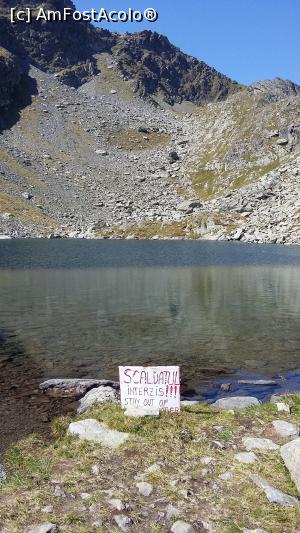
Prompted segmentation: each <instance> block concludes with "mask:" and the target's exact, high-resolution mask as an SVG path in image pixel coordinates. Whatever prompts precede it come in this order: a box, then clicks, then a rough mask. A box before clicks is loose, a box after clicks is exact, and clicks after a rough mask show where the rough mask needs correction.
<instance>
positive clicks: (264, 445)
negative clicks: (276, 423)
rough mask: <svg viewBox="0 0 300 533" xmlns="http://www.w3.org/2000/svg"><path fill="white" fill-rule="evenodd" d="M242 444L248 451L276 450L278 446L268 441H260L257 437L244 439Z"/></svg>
mask: <svg viewBox="0 0 300 533" xmlns="http://www.w3.org/2000/svg"><path fill="white" fill-rule="evenodd" d="M243 444H244V446H245V448H246V449H247V450H248V451H250V450H278V449H279V448H280V446H279V445H278V444H275V442H273V441H272V440H270V439H261V438H258V437H244V438H243Z"/></svg>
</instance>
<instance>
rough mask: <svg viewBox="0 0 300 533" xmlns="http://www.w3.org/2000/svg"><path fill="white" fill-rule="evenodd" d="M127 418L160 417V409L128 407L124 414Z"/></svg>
mask: <svg viewBox="0 0 300 533" xmlns="http://www.w3.org/2000/svg"><path fill="white" fill-rule="evenodd" d="M124 414H125V416H132V417H136V418H138V417H141V416H159V407H152V408H151V407H128V408H127V409H126V411H125V412H124Z"/></svg>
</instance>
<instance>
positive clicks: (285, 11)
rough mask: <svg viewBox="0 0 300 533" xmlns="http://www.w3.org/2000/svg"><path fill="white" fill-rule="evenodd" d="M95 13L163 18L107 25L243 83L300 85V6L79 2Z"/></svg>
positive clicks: (291, 2)
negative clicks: (158, 42) (144, 36)
mask: <svg viewBox="0 0 300 533" xmlns="http://www.w3.org/2000/svg"><path fill="white" fill-rule="evenodd" d="M75 4H76V7H77V8H78V9H80V10H83V9H90V8H92V7H94V8H95V9H99V7H104V8H106V9H107V10H111V9H117V10H119V9H127V8H128V7H132V8H134V9H139V10H144V9H145V8H147V7H153V8H155V9H156V10H157V11H158V12H159V19H158V21H157V22H155V23H149V22H145V23H135V24H128V23H125V24H122V23H119V24H117V23H110V24H105V25H104V24H103V25H102V27H106V28H108V29H110V30H111V31H117V32H132V31H141V30H143V29H145V28H147V29H152V30H153V31H157V32H159V33H162V34H164V35H167V37H168V38H169V40H170V41H171V42H172V43H173V44H175V45H176V46H178V47H179V48H181V50H182V51H184V52H186V53H188V54H190V55H193V56H195V57H197V58H199V59H202V60H203V61H205V62H206V63H208V64H209V65H211V66H213V67H215V68H216V69H218V70H219V71H221V72H223V73H224V74H227V75H228V76H230V77H231V78H233V79H236V80H237V81H239V82H242V83H251V82H253V81H257V80H260V79H268V78H274V77H275V76H279V77H281V78H288V79H291V80H293V81H295V82H297V83H299V84H300V0H182V1H180V0H146V1H145V0H77V1H76V0H75Z"/></svg>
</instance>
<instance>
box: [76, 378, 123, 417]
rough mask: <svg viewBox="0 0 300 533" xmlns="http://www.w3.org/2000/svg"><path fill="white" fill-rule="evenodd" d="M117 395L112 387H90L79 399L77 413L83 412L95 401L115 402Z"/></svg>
mask: <svg viewBox="0 0 300 533" xmlns="http://www.w3.org/2000/svg"><path fill="white" fill-rule="evenodd" d="M117 401H118V395H117V392H116V390H115V389H114V388H113V387H109V386H103V385H101V387H96V388H95V389H91V390H90V391H89V392H87V393H86V394H85V396H84V397H83V398H81V400H79V404H80V405H79V407H78V409H77V413H78V414H82V413H85V412H86V411H87V410H88V409H89V408H90V407H92V405H94V404H96V403H107V402H113V403H117Z"/></svg>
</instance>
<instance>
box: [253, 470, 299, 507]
mask: <svg viewBox="0 0 300 533" xmlns="http://www.w3.org/2000/svg"><path fill="white" fill-rule="evenodd" d="M250 478H251V479H252V481H253V482H254V483H255V485H257V486H258V487H259V488H261V489H262V490H263V491H264V493H265V495H266V497H267V499H268V500H269V502H271V503H277V504H278V505H290V506H293V505H299V503H300V502H299V500H297V498H294V497H293V496H290V495H289V494H285V492H282V491H281V490H278V489H275V488H274V487H272V485H270V484H269V483H268V482H267V481H265V480H264V479H262V478H261V477H260V476H258V475H257V474H253V475H251V476H250Z"/></svg>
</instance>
